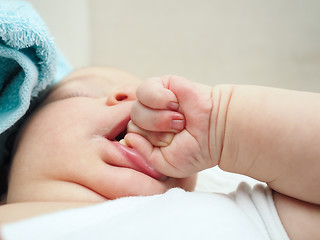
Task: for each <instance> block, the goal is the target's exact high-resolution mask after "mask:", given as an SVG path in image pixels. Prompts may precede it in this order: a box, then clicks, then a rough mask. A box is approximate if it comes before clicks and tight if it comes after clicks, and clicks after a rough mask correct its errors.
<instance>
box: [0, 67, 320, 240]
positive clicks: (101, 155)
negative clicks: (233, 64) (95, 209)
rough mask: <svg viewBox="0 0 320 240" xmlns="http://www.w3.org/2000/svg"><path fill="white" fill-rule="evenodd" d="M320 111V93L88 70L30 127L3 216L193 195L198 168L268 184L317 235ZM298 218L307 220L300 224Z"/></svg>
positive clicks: (57, 92)
mask: <svg viewBox="0 0 320 240" xmlns="http://www.w3.org/2000/svg"><path fill="white" fill-rule="evenodd" d="M120 83H121V85H119V84H120ZM138 85H139V87H138V88H137V86H138ZM319 109H320V95H319V94H314V93H305V92H296V91H289V90H280V89H273V88H264V87H256V86H232V85H219V86H215V87H213V88H212V87H209V86H204V85H200V84H194V83H192V82H189V81H187V80H185V79H183V78H181V77H176V76H166V77H162V78H153V79H150V80H148V81H146V82H144V83H142V82H141V81H140V79H138V78H136V77H134V76H132V75H130V74H127V73H124V72H121V71H119V70H115V69H107V68H87V69H81V70H79V71H76V72H74V73H72V74H71V75H69V76H68V77H67V78H66V79H65V80H63V81H62V82H61V83H59V84H58V85H57V86H55V87H54V88H53V89H52V90H51V91H50V93H49V94H48V96H47V98H46V99H45V100H44V102H43V103H42V104H41V105H40V106H39V108H38V109H37V110H36V111H35V112H34V113H33V114H32V116H31V117H30V118H29V119H28V120H27V121H26V122H25V123H24V125H23V126H22V128H21V130H20V132H19V134H18V136H17V140H16V144H15V147H14V153H13V159H12V167H11V171H10V178H9V189H8V194H7V200H6V205H3V206H2V207H0V215H1V216H2V221H3V222H6V221H12V220H16V219H19V218H22V217H29V216H33V215H37V214H39V213H47V212H50V211H56V210H59V209H67V208H71V207H76V206H85V205H90V204H93V203H97V202H102V201H105V200H107V199H115V198H119V197H124V196H133V195H153V194H159V193H164V192H166V191H167V190H168V189H170V188H173V187H181V188H183V189H185V190H187V191H192V190H193V189H194V186H195V181H196V173H197V172H199V171H201V170H203V169H206V168H210V167H213V166H216V165H218V166H219V167H220V168H221V169H223V170H225V171H228V172H234V173H240V174H243V175H247V176H250V177H252V178H255V179H257V180H260V181H263V182H266V183H267V184H268V185H269V187H270V188H271V189H273V190H274V191H273V197H274V201H275V204H276V207H277V210H278V213H279V215H280V218H281V220H282V223H283V225H284V227H285V228H286V230H287V232H288V234H289V236H291V237H293V238H297V239H299V238H301V239H305V236H306V235H305V234H310V232H312V236H313V237H315V238H316V236H319V235H320V232H319V230H318V226H319V224H320V220H319V216H320V207H319V204H320V192H319V189H320V178H319V175H320V161H319V157H320V150H319V148H318V147H317V146H319V144H320V135H319V130H320V129H319V128H320V125H319V124H318V122H319V119H320V111H319ZM123 138H124V140H122V139H123ZM26 206H27V207H26ZM13 212H15V213H17V212H19V214H17V215H15V216H14V217H13V215H14V214H12V213H13ZM297 218H298V219H299V220H300V221H301V222H302V223H308V224H307V226H305V227H304V228H302V227H301V225H299V226H300V227H299V228H298V227H297V226H296V225H297V224H298V223H297V221H295V220H296V219H297Z"/></svg>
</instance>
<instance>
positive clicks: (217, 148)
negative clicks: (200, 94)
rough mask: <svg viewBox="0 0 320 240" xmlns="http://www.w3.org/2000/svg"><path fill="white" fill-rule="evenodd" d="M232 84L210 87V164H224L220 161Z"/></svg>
mask: <svg viewBox="0 0 320 240" xmlns="http://www.w3.org/2000/svg"><path fill="white" fill-rule="evenodd" d="M234 89H235V86H234V85H227V84H223V85H216V86H214V87H212V88H211V98H210V101H211V104H212V109H211V113H210V125H209V126H210V129H209V149H210V159H211V161H212V165H213V166H216V165H219V166H220V167H221V166H223V167H224V166H225V161H224V162H223V163H222V161H221V159H222V155H223V151H224V144H225V131H226V128H227V123H228V112H229V105H230V102H231V100H232V94H233V91H234Z"/></svg>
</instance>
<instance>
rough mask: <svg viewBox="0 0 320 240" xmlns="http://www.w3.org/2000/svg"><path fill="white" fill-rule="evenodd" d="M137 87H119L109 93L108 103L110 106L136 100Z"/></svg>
mask: <svg viewBox="0 0 320 240" xmlns="http://www.w3.org/2000/svg"><path fill="white" fill-rule="evenodd" d="M136 89H137V88H136V87H134V86H125V87H121V88H117V89H115V90H114V91H112V92H111V93H110V94H109V95H108V98H107V103H106V104H107V105H108V106H113V105H116V104H119V103H123V102H125V101H134V100H136V99H137V96H136Z"/></svg>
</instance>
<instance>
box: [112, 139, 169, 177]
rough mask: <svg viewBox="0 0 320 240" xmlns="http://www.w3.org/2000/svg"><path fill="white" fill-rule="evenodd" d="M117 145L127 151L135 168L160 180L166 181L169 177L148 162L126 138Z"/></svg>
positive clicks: (126, 153)
mask: <svg viewBox="0 0 320 240" xmlns="http://www.w3.org/2000/svg"><path fill="white" fill-rule="evenodd" d="M116 143H118V144H117V145H118V146H119V147H120V149H121V150H122V151H123V152H124V153H125V155H126V156H127V158H128V159H129V160H130V161H131V163H132V164H133V165H134V166H135V167H134V169H136V170H137V171H140V172H143V173H145V174H147V175H149V176H150V177H153V178H155V179H157V180H159V181H165V180H167V179H168V177H167V176H165V175H163V174H161V173H159V172H158V171H157V170H156V169H154V168H153V167H152V166H150V165H149V164H148V162H147V161H146V159H145V158H144V157H143V156H142V155H141V154H140V153H139V152H138V151H137V150H135V149H133V148H131V147H130V145H129V144H127V142H126V141H125V140H124V139H121V140H120V141H119V142H116Z"/></svg>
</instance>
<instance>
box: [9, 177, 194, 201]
mask: <svg viewBox="0 0 320 240" xmlns="http://www.w3.org/2000/svg"><path fill="white" fill-rule="evenodd" d="M196 179H197V175H193V176H191V177H188V178H181V179H176V178H168V179H167V180H166V181H164V182H163V183H162V184H163V185H162V186H163V188H161V189H160V188H159V189H158V190H154V189H153V190H152V191H145V192H143V193H141V194H139V193H136V192H135V193H133V192H131V191H130V184H128V185H127V186H128V189H127V190H128V191H122V192H119V193H117V192H114V191H112V192H111V191H110V192H108V191H105V194H104V196H103V195H101V194H99V193H98V191H95V189H90V188H88V187H85V186H83V185H80V184H77V183H74V182H69V181H56V180H52V181H50V180H49V181H46V182H41V181H40V182H38V183H37V182H27V181H26V182H25V183H24V184H23V186H21V185H16V186H10V187H9V191H8V195H7V201H6V203H17V202H88V203H100V202H104V201H107V200H113V199H117V198H121V197H129V196H151V195H155V194H162V193H165V192H166V191H167V190H169V189H170V188H174V187H179V188H182V189H184V190H185V191H193V190H194V188H195V185H196Z"/></svg>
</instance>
